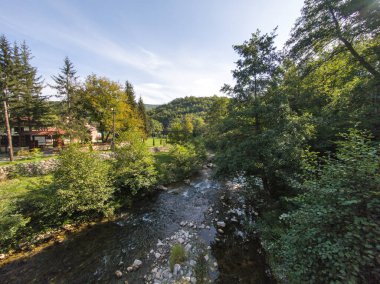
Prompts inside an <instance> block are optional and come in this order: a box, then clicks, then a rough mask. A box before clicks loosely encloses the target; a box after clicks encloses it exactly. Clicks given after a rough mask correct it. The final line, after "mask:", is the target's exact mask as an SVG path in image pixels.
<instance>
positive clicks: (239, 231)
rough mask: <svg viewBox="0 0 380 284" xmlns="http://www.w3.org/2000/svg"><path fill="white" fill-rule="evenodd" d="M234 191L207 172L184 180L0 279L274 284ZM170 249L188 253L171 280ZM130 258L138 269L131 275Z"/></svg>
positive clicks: (8, 267) (4, 271) (7, 269)
mask: <svg viewBox="0 0 380 284" xmlns="http://www.w3.org/2000/svg"><path fill="white" fill-rule="evenodd" d="M237 190H238V189H237V186H236V185H235V184H227V185H225V184H223V183H219V182H216V181H214V180H213V179H212V178H211V169H210V168H205V169H203V170H202V172H201V174H199V175H198V176H195V177H193V178H191V179H190V180H189V181H188V182H186V183H177V184H173V185H170V186H168V187H167V190H166V191H162V192H160V193H158V194H156V195H154V196H152V198H151V199H149V200H146V201H144V202H141V203H140V204H136V207H135V208H134V209H132V210H131V212H130V213H129V214H128V215H126V216H120V218H118V219H115V220H112V221H111V220H108V221H106V222H104V223H99V224H94V225H91V226H89V227H87V228H84V229H83V230H81V231H78V232H73V233H72V234H69V235H68V237H67V238H66V239H64V240H63V241H62V243H59V244H57V245H52V246H49V247H46V248H44V249H42V250H41V251H38V252H36V253H35V254H33V255H30V256H29V257H24V258H21V259H18V260H14V261H12V262H8V263H7V264H4V265H2V266H1V268H0V281H1V282H7V283H17V282H20V281H21V282H23V281H25V282H26V281H30V279H34V281H37V282H58V283H60V282H70V283H83V282H100V283H126V281H128V282H129V283H165V281H167V282H168V283H172V282H174V281H177V280H178V281H179V280H181V279H182V280H183V281H187V280H189V278H187V277H190V281H191V280H193V281H194V278H195V280H197V283H201V282H200V280H199V279H197V278H199V275H202V271H203V272H205V274H204V275H205V276H204V277H206V278H207V281H209V280H211V281H213V282H215V283H239V281H240V283H241V281H245V282H244V283H260V282H249V281H261V283H271V282H270V276H268V274H267V270H268V268H267V266H266V264H265V257H264V255H263V251H262V250H261V248H260V244H259V241H258V240H257V239H255V238H251V237H249V235H247V234H246V233H244V231H243V226H244V224H245V222H246V216H247V214H249V211H250V210H248V208H244V207H243V205H244V204H241V203H240V201H241V200H239V199H238V198H237V196H238V191H237ZM218 224H219V225H218ZM223 225H224V226H223ZM159 241H160V242H159ZM181 242H182V244H181ZM161 244H162V245H161ZM175 244H181V245H183V246H184V247H185V248H187V250H188V257H187V258H186V260H185V261H184V262H182V263H178V265H179V266H180V269H178V266H177V274H176V275H173V272H174V271H171V270H170V268H169V258H170V257H169V256H170V251H171V249H172V247H173V246H174V245H175ZM186 246H187V247H186ZM158 254H160V255H158ZM135 260H140V261H141V262H142V264H141V266H140V267H139V269H137V270H133V271H128V267H131V265H132V264H133V263H134V261H135ZM203 260H204V261H203ZM215 264H216V265H215ZM168 269H169V271H167V270H168ZM165 271H166V272H165ZM116 272H121V274H119V273H117V274H116ZM164 272H165V273H164ZM190 272H191V274H189V273H190ZM170 275H171V278H170V277H169V276H170ZM192 278H193V279H192ZM250 279H252V280H250ZM226 281H227V282H226ZM247 281H248V282H247ZM268 281H269V282H268Z"/></svg>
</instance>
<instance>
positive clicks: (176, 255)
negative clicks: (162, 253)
mask: <svg viewBox="0 0 380 284" xmlns="http://www.w3.org/2000/svg"><path fill="white" fill-rule="evenodd" d="M185 260H186V251H185V248H184V247H183V246H182V245H180V244H176V245H174V246H172V248H171V251H170V257H169V265H170V269H171V270H172V271H173V269H174V265H175V264H177V263H178V264H180V263H182V262H184V261H185Z"/></svg>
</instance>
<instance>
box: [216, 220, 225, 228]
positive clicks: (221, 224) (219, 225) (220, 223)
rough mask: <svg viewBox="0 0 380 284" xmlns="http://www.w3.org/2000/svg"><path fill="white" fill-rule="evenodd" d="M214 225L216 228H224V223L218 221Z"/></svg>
mask: <svg viewBox="0 0 380 284" xmlns="http://www.w3.org/2000/svg"><path fill="white" fill-rule="evenodd" d="M216 225H217V226H218V227H222V228H224V227H225V226H226V223H224V222H223V221H219V222H217V223H216Z"/></svg>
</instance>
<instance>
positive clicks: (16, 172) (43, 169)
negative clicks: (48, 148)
mask: <svg viewBox="0 0 380 284" xmlns="http://www.w3.org/2000/svg"><path fill="white" fill-rule="evenodd" d="M57 165H58V161H57V159H54V158H52V159H48V160H42V161H38V162H29V163H20V164H15V165H9V166H3V167H0V181H3V180H6V179H11V178H14V177H15V176H26V177H32V176H38V175H46V174H49V173H51V172H53V171H54V170H55V169H56V167H57Z"/></svg>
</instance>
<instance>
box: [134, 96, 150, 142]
mask: <svg viewBox="0 0 380 284" xmlns="http://www.w3.org/2000/svg"><path fill="white" fill-rule="evenodd" d="M137 113H138V115H139V117H140V120H141V122H142V131H143V133H145V135H149V132H150V129H149V118H148V115H147V113H146V110H145V105H144V102H143V99H142V98H141V97H140V99H139V101H138V103H137Z"/></svg>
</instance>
